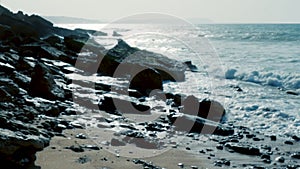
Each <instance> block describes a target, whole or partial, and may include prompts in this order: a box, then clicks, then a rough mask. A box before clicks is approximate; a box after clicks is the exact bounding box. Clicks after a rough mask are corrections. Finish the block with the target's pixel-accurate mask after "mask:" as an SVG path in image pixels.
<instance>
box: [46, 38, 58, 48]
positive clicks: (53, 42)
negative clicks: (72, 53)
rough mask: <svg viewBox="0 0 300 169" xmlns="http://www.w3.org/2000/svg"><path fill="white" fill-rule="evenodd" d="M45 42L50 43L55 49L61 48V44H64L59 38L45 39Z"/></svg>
mask: <svg viewBox="0 0 300 169" xmlns="http://www.w3.org/2000/svg"><path fill="white" fill-rule="evenodd" d="M44 41H45V42H47V43H49V44H50V45H51V46H53V47H57V46H59V44H61V43H62V39H61V38H59V37H58V36H49V37H47V38H46V39H44Z"/></svg>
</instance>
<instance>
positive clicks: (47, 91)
mask: <svg viewBox="0 0 300 169" xmlns="http://www.w3.org/2000/svg"><path fill="white" fill-rule="evenodd" d="M29 94H30V95H32V96H37V97H42V98H45V99H49V100H56V99H63V98H64V91H63V90H62V89H61V88H60V87H59V86H58V85H57V84H56V83H55V81H54V78H53V76H52V74H50V72H49V70H48V69H47V67H46V66H45V65H43V64H42V63H38V64H37V65H36V66H35V68H34V70H33V73H32V76H31V82H30V85H29Z"/></svg>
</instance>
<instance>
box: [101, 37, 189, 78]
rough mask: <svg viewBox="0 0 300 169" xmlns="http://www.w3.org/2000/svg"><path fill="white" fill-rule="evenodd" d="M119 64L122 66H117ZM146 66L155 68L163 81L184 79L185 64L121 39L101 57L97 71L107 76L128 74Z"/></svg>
mask: <svg viewBox="0 0 300 169" xmlns="http://www.w3.org/2000/svg"><path fill="white" fill-rule="evenodd" d="M120 65H121V67H122V68H119V67H120ZM124 65H125V66H124ZM124 67H126V68H127V69H124ZM137 67H138V68H137ZM117 68H118V69H120V70H117ZM147 68H150V69H155V70H156V71H157V72H158V73H160V75H161V78H162V79H163V80H164V81H184V79H185V75H184V72H185V70H186V65H185V64H183V63H181V62H178V61H176V60H173V59H170V58H168V57H166V56H164V55H161V54H158V53H154V52H149V51H146V50H140V49H138V48H135V47H131V46H129V45H128V44H127V43H126V42H125V41H123V40H121V39H119V40H118V44H117V45H116V46H115V47H113V48H112V49H110V50H109V51H108V52H107V54H106V55H105V56H104V57H103V59H102V60H101V63H100V66H99V68H98V73H100V74H102V75H107V76H122V75H128V74H129V75H130V72H132V69H141V70H143V69H147ZM133 72H134V73H136V72H135V71H133Z"/></svg>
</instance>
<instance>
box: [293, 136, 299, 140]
mask: <svg viewBox="0 0 300 169" xmlns="http://www.w3.org/2000/svg"><path fill="white" fill-rule="evenodd" d="M292 139H294V140H295V141H300V137H298V136H296V135H294V136H292Z"/></svg>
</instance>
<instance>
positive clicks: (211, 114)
mask: <svg viewBox="0 0 300 169" xmlns="http://www.w3.org/2000/svg"><path fill="white" fill-rule="evenodd" d="M182 104H183V107H184V108H183V113H184V114H189V115H193V116H198V117H202V118H205V119H208V120H212V121H215V122H222V121H224V118H225V117H224V116H225V109H224V108H223V106H222V105H221V104H220V103H219V102H216V101H213V100H208V99H204V100H202V101H200V102H199V100H198V98H196V97H195V96H188V97H187V98H186V99H185V100H184V101H183V103H182Z"/></svg>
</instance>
